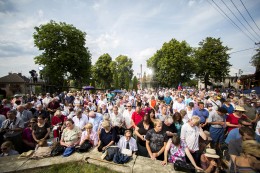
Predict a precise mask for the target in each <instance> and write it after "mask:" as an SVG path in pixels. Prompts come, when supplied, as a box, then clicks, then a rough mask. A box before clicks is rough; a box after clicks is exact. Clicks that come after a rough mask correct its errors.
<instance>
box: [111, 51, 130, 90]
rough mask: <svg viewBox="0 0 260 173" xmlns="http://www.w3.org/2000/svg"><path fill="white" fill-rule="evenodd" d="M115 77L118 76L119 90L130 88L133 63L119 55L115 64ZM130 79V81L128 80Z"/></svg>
mask: <svg viewBox="0 0 260 173" xmlns="http://www.w3.org/2000/svg"><path fill="white" fill-rule="evenodd" d="M113 66H114V69H115V70H114V75H116V76H117V79H118V84H119V88H129V82H127V81H130V80H131V79H132V77H133V69H132V66H133V61H132V59H131V58H128V57H127V56H124V55H119V56H118V57H117V58H116V59H115V63H114V65H113ZM126 78H128V79H129V80H126Z"/></svg>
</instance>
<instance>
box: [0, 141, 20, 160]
mask: <svg viewBox="0 0 260 173" xmlns="http://www.w3.org/2000/svg"><path fill="white" fill-rule="evenodd" d="M1 151H2V153H1V154H0V157H5V156H13V155H18V154H19V153H18V152H17V151H15V150H14V149H13V143H12V142H11V141H6V142H4V143H3V144H2V145H1Z"/></svg>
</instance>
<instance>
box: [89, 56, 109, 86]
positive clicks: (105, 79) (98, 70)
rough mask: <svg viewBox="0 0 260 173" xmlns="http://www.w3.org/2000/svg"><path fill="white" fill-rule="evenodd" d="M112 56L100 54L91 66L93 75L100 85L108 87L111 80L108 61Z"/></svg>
mask: <svg viewBox="0 0 260 173" xmlns="http://www.w3.org/2000/svg"><path fill="white" fill-rule="evenodd" d="M111 62H112V58H111V56H110V55H109V54H107V53H106V54H103V55H101V56H100V57H99V58H98V60H97V62H96V63H95V65H94V66H93V76H94V78H95V80H96V81H97V82H98V83H100V84H101V87H104V88H107V89H108V88H110V87H111V83H112V80H113V74H112V70H111V68H110V63H111Z"/></svg>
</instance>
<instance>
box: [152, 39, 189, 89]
mask: <svg viewBox="0 0 260 173" xmlns="http://www.w3.org/2000/svg"><path fill="white" fill-rule="evenodd" d="M192 53H193V49H192V48H191V47H190V46H189V45H188V44H187V43H186V42H185V41H182V42H179V41H177V40H176V39H172V40H170V41H169V42H168V43H164V44H163V46H162V48H161V49H160V50H157V52H156V53H155V54H154V55H153V56H152V57H151V58H149V59H148V60H147V66H148V67H150V68H151V69H153V72H154V76H153V79H154V80H155V81H156V83H157V84H158V85H160V86H165V87H172V86H177V85H178V83H179V82H186V81H189V80H190V77H191V76H192V74H194V59H193V57H192Z"/></svg>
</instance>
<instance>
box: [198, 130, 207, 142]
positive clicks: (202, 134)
mask: <svg viewBox="0 0 260 173" xmlns="http://www.w3.org/2000/svg"><path fill="white" fill-rule="evenodd" d="M199 131H200V132H199V133H200V136H201V137H202V139H203V140H207V136H206V134H205V133H204V132H203V130H202V128H201V127H199Z"/></svg>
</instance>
